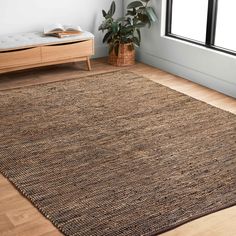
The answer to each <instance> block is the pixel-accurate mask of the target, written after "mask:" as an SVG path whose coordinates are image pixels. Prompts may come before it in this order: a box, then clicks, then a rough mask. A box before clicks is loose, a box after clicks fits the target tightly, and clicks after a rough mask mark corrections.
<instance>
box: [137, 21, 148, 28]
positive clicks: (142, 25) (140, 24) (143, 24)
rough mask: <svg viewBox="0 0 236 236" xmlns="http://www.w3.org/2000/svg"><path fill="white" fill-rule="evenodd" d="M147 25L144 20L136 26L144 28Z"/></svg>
mask: <svg viewBox="0 0 236 236" xmlns="http://www.w3.org/2000/svg"><path fill="white" fill-rule="evenodd" d="M145 26H146V23H144V22H140V23H138V24H136V25H135V27H137V28H143V27H145Z"/></svg>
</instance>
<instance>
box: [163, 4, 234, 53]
mask: <svg viewBox="0 0 236 236" xmlns="http://www.w3.org/2000/svg"><path fill="white" fill-rule="evenodd" d="M166 1H167V3H166V29H165V35H166V36H168V37H171V38H175V39H180V40H183V41H186V42H189V43H194V44H197V45H200V46H203V47H206V48H210V49H213V50H217V51H220V52H224V53H228V54H231V55H234V56H236V51H233V50H230V49H227V48H223V47H219V46H216V45H214V43H215V35H216V24H217V10H218V0H208V10H207V26H206V39H205V42H200V41H197V40H194V39H190V38H186V37H183V36H181V35H176V34H173V33H172V32H171V28H172V10H173V9H172V6H173V0H166ZM196 1H197V0H196Z"/></svg>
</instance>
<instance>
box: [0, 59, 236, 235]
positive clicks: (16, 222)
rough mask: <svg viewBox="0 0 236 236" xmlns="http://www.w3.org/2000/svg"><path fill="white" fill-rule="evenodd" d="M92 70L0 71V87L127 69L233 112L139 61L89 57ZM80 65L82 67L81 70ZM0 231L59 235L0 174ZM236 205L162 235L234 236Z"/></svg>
mask: <svg viewBox="0 0 236 236" xmlns="http://www.w3.org/2000/svg"><path fill="white" fill-rule="evenodd" d="M92 64H93V68H94V69H93V71H85V70H83V68H84V63H76V64H66V65H57V66H50V67H46V68H41V69H39V68H38V69H34V70H27V71H22V72H14V73H9V74H5V75H0V90H5V89H11V88H18V87H22V86H31V85H34V84H42V83H49V82H54V81H60V80H65V79H71V78H79V77H83V76H87V75H94V74H99V73H104V72H112V71H116V70H121V69H127V70H130V71H133V72H134V73H137V74H139V75H143V76H145V77H147V78H150V79H151V80H153V81H155V82H158V83H160V84H163V85H165V86H168V87H170V88H172V89H175V90H177V91H180V92H182V93H185V94H187V95H189V96H191V97H194V98H197V99H199V100H202V101H204V102H207V103H209V104H211V105H213V106H216V107H219V108H221V109H223V110H227V111H230V112H232V113H234V114H236V99H234V98H231V97H228V96H226V95H223V94H221V93H218V92H216V91H213V90H211V89H208V88H205V87H202V86H200V85H197V84H195V83H192V82H190V81H188V80H185V79H182V78H180V77H177V76H174V75H171V74H168V73H166V72H164V71H161V70H159V69H157V68H153V67H150V66H147V65H144V64H141V63H137V64H136V65H134V66H131V67H126V68H119V67H113V66H110V65H108V64H107V63H106V59H98V60H93V61H92ZM81 69H82V70H81ZM0 193H1V194H0V235H1V236H16V235H17V236H28V235H29V236H60V235H62V234H61V233H60V232H59V231H58V230H57V229H56V228H55V227H54V226H53V225H52V224H51V223H50V222H49V221H48V220H47V219H46V218H44V217H43V216H42V215H41V214H40V213H39V212H38V210H37V209H36V208H35V207H34V206H32V205H31V203H30V202H29V201H28V200H27V199H25V198H24V197H22V195H21V194H20V193H19V192H18V191H17V190H16V189H15V188H14V187H13V186H12V185H11V184H10V183H9V182H8V180H7V179H6V178H4V177H3V176H2V175H0ZM235 222H236V207H231V208H228V209H225V210H223V211H219V212H216V213H214V214H211V215H208V216H205V217H202V218H200V219H197V220H195V221H192V222H190V223H187V224H185V225H183V226H181V227H178V228H176V229H174V230H172V231H169V232H167V233H165V234H163V236H199V235H200V236H235V235H236V224H235Z"/></svg>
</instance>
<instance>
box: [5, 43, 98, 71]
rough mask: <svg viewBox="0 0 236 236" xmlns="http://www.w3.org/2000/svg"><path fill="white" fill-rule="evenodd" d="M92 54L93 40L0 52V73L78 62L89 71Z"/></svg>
mask: <svg viewBox="0 0 236 236" xmlns="http://www.w3.org/2000/svg"><path fill="white" fill-rule="evenodd" d="M93 54H94V40H93V39H90V40H85V41H80V42H77V41H76V42H70V43H60V44H56V45H55V44H53V45H47V46H38V47H35V48H28V49H23V50H16V51H9V52H0V73H6V72H12V71H18V70H24V69H29V68H35V67H42V66H47V65H56V64H64V63H68V62H78V61H86V63H87V67H88V70H91V65H90V56H92V55H93Z"/></svg>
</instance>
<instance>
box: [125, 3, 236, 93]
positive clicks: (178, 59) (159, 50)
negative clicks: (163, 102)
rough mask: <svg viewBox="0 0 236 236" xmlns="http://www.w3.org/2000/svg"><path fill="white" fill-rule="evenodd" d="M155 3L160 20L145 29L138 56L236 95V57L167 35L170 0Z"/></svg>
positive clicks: (184, 76)
mask: <svg viewBox="0 0 236 236" xmlns="http://www.w3.org/2000/svg"><path fill="white" fill-rule="evenodd" d="M127 2H128V0H126V4H127ZM152 5H153V7H154V8H155V9H156V11H157V14H158V17H159V22H158V23H157V24H155V25H153V26H152V28H151V29H143V30H142V44H141V48H140V49H139V50H138V59H139V60H140V61H142V62H144V63H147V64H150V65H153V66H155V67H158V68H160V69H162V70H165V71H168V72H170V73H173V74H175V75H179V76H181V77H183V78H186V79H188V80H191V81H194V82H196V83H199V84H202V85H204V86H206V87H209V88H212V89H215V90H218V91H220V92H222V93H225V94H228V95H230V96H233V97H236V57H235V56H231V55H228V54H225V53H221V52H217V51H213V50H210V49H206V48H205V47H201V46H197V45H194V44H191V43H186V42H183V41H180V40H175V39H171V38H168V37H165V36H164V29H165V12H166V0H152Z"/></svg>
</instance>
